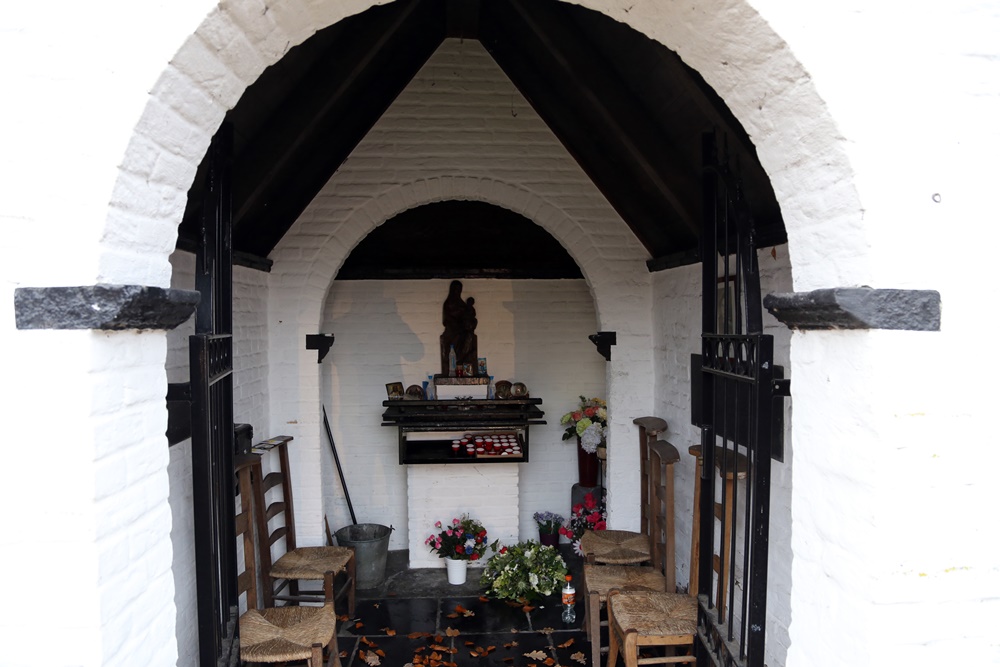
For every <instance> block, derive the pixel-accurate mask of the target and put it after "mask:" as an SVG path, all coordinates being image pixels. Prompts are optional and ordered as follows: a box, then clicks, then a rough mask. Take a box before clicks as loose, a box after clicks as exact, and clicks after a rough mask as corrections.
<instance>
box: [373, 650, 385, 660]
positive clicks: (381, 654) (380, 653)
mask: <svg viewBox="0 0 1000 667" xmlns="http://www.w3.org/2000/svg"><path fill="white" fill-rule="evenodd" d="M375 652H376V653H378V654H379V655H380V656H382V657H383V658H384V657H385V651H383V650H382V649H380V648H377V649H375Z"/></svg>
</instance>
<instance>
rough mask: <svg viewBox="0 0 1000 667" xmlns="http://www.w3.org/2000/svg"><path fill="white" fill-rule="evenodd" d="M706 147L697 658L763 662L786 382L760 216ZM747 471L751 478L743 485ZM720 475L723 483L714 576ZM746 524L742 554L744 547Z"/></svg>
mask: <svg viewBox="0 0 1000 667" xmlns="http://www.w3.org/2000/svg"><path fill="white" fill-rule="evenodd" d="M702 149H703V160H704V165H705V170H704V174H703V183H702V187H703V215H704V220H703V223H704V227H703V230H702V236H701V243H702V248H701V256H702V342H701V355H700V359H699V362H700V369H699V370H698V372H697V376H698V377H697V379H695V376H693V379H694V380H695V386H696V387H698V384H700V388H699V389H698V392H699V401H698V402H697V403H696V404H694V405H693V408H694V409H695V413H694V414H696V415H699V417H698V422H699V423H698V425H699V426H700V427H701V447H702V459H703V464H702V469H701V475H702V477H701V482H702V483H701V497H700V498H698V499H697V500H696V502H698V503H699V508H700V513H701V520H700V525H699V526H697V527H695V529H696V530H698V534H699V536H700V537H699V539H700V542H701V544H702V545H705V546H703V548H702V549H701V552H700V556H699V558H700V563H699V577H698V581H697V582H693V583H697V587H698V588H697V593H698V603H699V604H698V606H699V612H698V637H699V642H698V647H699V650H698V651H697V659H698V664H699V666H701V667H706V666H707V665H709V664H713V665H716V666H717V667H763V665H764V642H765V635H766V633H765V623H766V615H767V607H766V602H767V548H768V528H769V527H768V513H769V509H770V507H769V505H770V500H769V499H770V466H771V440H770V439H771V437H772V433H771V428H772V411H771V410H772V402H773V400H774V397H775V395H776V391H775V390H776V389H777V388H778V387H777V385H776V383H775V375H774V367H773V356H774V345H773V339H772V338H771V336H768V335H765V334H764V333H763V326H762V323H763V318H762V312H761V298H760V275H759V270H758V266H757V254H756V253H757V251H756V247H755V243H754V229H753V220H752V219H751V217H750V215H749V207H748V206H747V203H746V202H745V201H744V200H743V192H742V186H741V184H740V181H739V179H738V178H737V177H736V176H735V175H734V173H733V172H732V170H730V169H729V168H728V167H727V166H726V165H725V164H724V163H725V160H719V159H718V156H717V152H716V149H715V138H714V136H712V135H711V134H709V135H706V136H705V137H703V143H702ZM720 271H721V273H722V275H721V277H720V276H719V273H720ZM719 289H721V290H722V292H719V291H718V290H719ZM720 309H721V310H720ZM719 456H721V457H722V459H721V460H717V459H718V457H719ZM744 459H745V463H744ZM744 465H745V466H746V467H745V472H744ZM717 473H718V474H717ZM741 475H743V476H744V478H745V479H744V480H743V483H745V485H746V486H745V489H744V491H742V492H741V491H740V489H739V484H740V479H739V478H740V476H741ZM730 476H731V483H729V478H730ZM717 479H718V480H722V482H723V486H722V489H721V491H720V494H719V495H720V496H721V507H722V510H721V512H720V514H719V516H720V520H721V527H720V530H719V541H718V547H719V548H718V553H719V554H720V556H719V573H718V575H717V576H718V579H717V583H716V579H715V577H716V575H715V574H714V567H713V560H714V554H715V553H716V546H715V545H716V542H715V521H716V514H715V507H716V502H715V497H716V484H717V481H716V480H717ZM741 510H742V511H743V521H742V522H739V521H738V516H739V512H740V511H741ZM741 523H742V525H741ZM741 530H742V533H743V536H742V542H741V544H742V553H740V552H739V550H738V549H737V546H738V540H739V538H740V532H741ZM709 547H710V548H709ZM737 563H738V564H739V565H740V567H737V566H736V565H737ZM737 589H739V596H737Z"/></svg>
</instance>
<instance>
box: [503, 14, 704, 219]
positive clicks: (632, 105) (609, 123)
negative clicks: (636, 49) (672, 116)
mask: <svg viewBox="0 0 1000 667" xmlns="http://www.w3.org/2000/svg"><path fill="white" fill-rule="evenodd" d="M505 4H509V7H510V10H511V11H512V13H514V14H516V15H517V17H518V18H519V19H520V20H521V21H522V22H523V25H524V27H525V28H526V29H527V30H528V31H529V32H530V34H531V35H533V37H534V38H535V39H537V40H538V41H539V42H541V43H542V44H544V45H545V48H546V50H547V51H548V53H549V54H550V58H551V64H552V65H555V66H556V67H557V68H558V76H559V77H565V78H566V79H567V80H568V81H569V82H570V84H571V85H572V86H573V87H575V88H577V89H578V95H579V97H580V98H582V99H583V100H584V102H585V104H586V105H587V107H588V108H589V110H590V112H591V113H592V114H593V116H594V117H595V118H596V119H598V120H599V122H600V123H601V125H602V126H603V127H604V128H607V129H608V130H609V131H611V132H613V134H614V135H615V137H616V139H617V140H618V141H620V142H621V149H622V150H623V151H624V153H625V156H626V157H627V159H629V160H632V161H634V162H635V164H636V167H637V168H638V169H639V170H641V171H642V172H643V173H644V174H645V175H646V178H647V179H648V181H649V182H650V183H651V184H652V185H654V186H655V187H656V188H657V190H658V192H659V194H660V195H661V196H662V197H663V198H664V199H665V200H666V201H668V202H670V204H671V206H672V207H673V209H674V210H675V211H676V212H677V214H678V215H679V216H680V221H681V222H683V223H684V225H686V226H687V227H688V229H689V230H691V231H692V232H695V233H697V232H698V229H699V223H698V213H697V205H696V202H697V196H695V197H691V196H690V194H689V193H693V192H694V193H696V192H697V186H698V182H699V181H698V179H697V178H695V173H693V172H692V169H691V166H692V165H690V164H686V163H685V161H683V158H682V157H681V156H682V155H683V153H682V152H681V151H679V150H677V149H676V147H675V146H674V145H673V140H672V139H671V138H670V136H669V135H668V134H666V133H664V132H662V131H660V129H659V124H660V123H662V122H663V120H662V119H656V118H652V117H651V116H648V115H647V114H645V113H644V105H643V104H642V102H641V99H637V97H636V96H635V95H634V94H633V93H632V91H631V90H629V89H628V88H627V87H626V86H624V85H623V84H622V79H621V77H619V76H618V74H617V73H616V72H615V71H614V70H613V69H612V68H610V67H609V66H608V59H607V58H606V57H605V56H604V55H603V54H602V53H601V52H600V51H599V50H598V49H597V48H596V46H595V45H594V44H593V43H591V42H588V41H586V40H584V39H582V33H580V32H578V31H574V30H572V28H571V25H570V24H569V23H568V19H567V17H566V11H565V10H564V9H563V8H561V7H559V6H558V3H539V2H524V1H522V0H507V2H506V3H505ZM679 193H684V194H679Z"/></svg>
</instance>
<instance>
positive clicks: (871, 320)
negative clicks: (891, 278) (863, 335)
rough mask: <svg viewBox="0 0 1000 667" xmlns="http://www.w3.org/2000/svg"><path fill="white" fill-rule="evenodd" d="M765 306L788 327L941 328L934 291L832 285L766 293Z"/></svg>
mask: <svg viewBox="0 0 1000 667" xmlns="http://www.w3.org/2000/svg"><path fill="white" fill-rule="evenodd" d="M764 307H765V308H767V310H768V311H769V312H770V313H771V314H772V315H774V317H775V318H777V320H778V321H779V322H781V323H782V324H784V325H785V326H787V327H788V328H790V329H813V330H815V329H894V330H897V331H940V330H941V295H940V294H939V293H938V292H936V291H933V290H902V289H873V288H871V287H835V288H831V289H818V290H813V291H812V292H792V293H785V294H768V295H767V296H766V297H764Z"/></svg>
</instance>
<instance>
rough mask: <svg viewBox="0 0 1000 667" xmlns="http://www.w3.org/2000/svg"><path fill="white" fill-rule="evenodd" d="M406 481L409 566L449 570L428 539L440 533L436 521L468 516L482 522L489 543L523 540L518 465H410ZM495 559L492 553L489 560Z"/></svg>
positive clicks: (449, 520)
mask: <svg viewBox="0 0 1000 667" xmlns="http://www.w3.org/2000/svg"><path fill="white" fill-rule="evenodd" d="M406 479H407V485H408V492H407V499H408V501H409V502H408V503H407V507H408V513H407V522H408V524H409V528H410V530H409V533H410V542H409V548H410V567H444V561H443V560H442V559H441V558H440V557H438V555H437V553H435V552H433V551H431V550H430V548H428V546H427V545H426V544H424V540H426V539H427V536H428V535H431V534H432V533H436V532H437V529H436V528H435V527H434V523H435V522H436V521H440V522H441V523H442V524H445V523H450V522H451V520H452V519H454V518H456V517H458V518H460V517H461V516H462V515H463V514H468V515H469V516H470V517H471V518H473V519H477V520H478V521H479V522H480V523H482V524H483V527H484V528H486V532H487V536H488V537H487V540H488V541H489V542H493V540H496V539H499V540H500V542H501V543H502V544H514V543H515V542H517V541H518V507H519V505H520V503H519V500H518V498H519V486H520V475H519V474H518V464H517V463H484V464H481V465H476V464H451V465H449V464H441V465H433V464H431V465H408V466H406ZM491 555H492V552H489V551H487V556H491ZM484 562H485V560H483V561H478V562H477V563H474V564H473V566H474V567H475V566H476V565H481V564H482V563H484Z"/></svg>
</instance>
